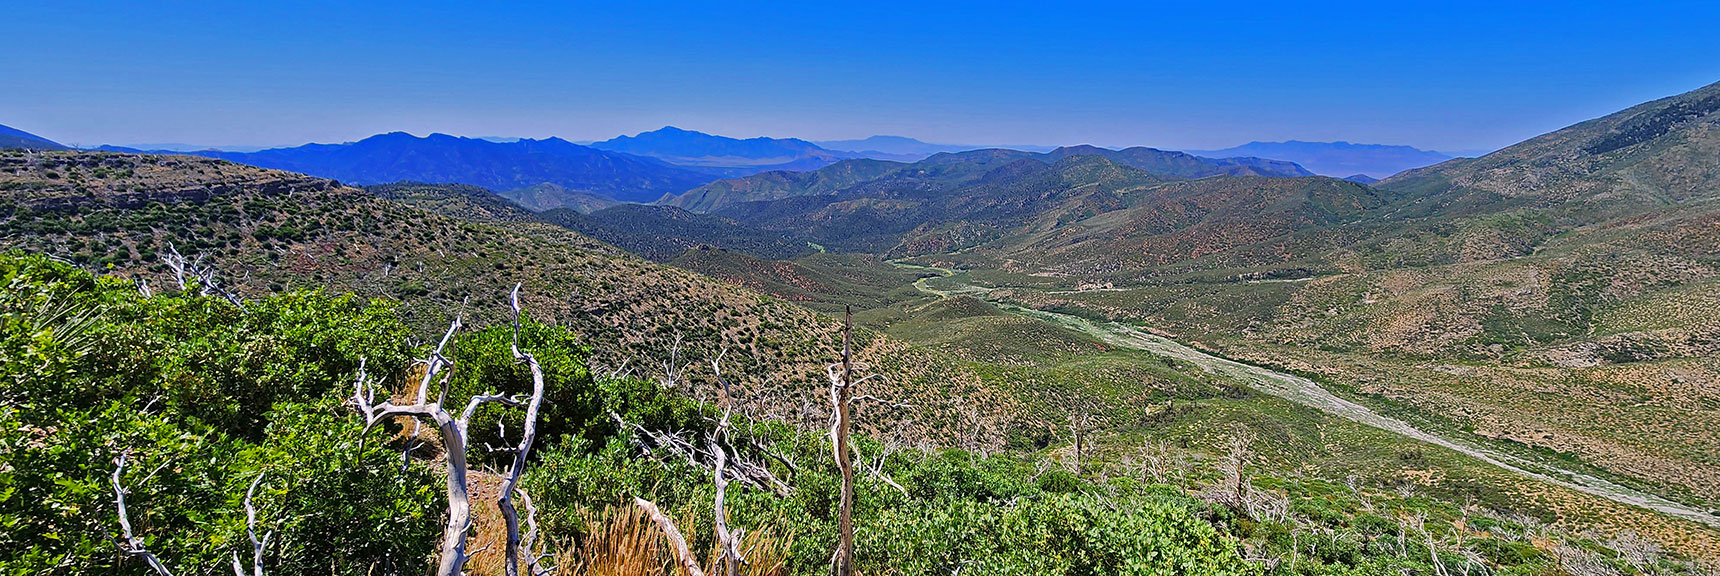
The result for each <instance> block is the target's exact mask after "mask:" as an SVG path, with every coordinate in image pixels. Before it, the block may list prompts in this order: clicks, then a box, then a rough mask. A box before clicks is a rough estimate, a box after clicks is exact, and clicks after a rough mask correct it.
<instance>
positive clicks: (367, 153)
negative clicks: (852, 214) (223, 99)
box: [183, 132, 715, 202]
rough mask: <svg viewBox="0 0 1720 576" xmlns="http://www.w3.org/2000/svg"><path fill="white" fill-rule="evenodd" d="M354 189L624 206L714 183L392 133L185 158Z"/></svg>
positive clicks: (689, 175)
mask: <svg viewBox="0 0 1720 576" xmlns="http://www.w3.org/2000/svg"><path fill="white" fill-rule="evenodd" d="M183 154H188V155H192V156H203V157H208V158H220V159H223V160H229V161H233V162H239V163H242V164H250V165H254V166H259V167H263V168H273V169H279V170H288V171H293V172H301V173H305V174H310V175H313V176H319V177H324V178H332V179H335V180H340V181H342V182H348V183H353V184H360V185H367V184H385V183H389V182H396V181H402V180H408V181H418V182H438V183H451V184H467V185H472V186H480V187H483V188H487V189H490V190H514V189H520V188H527V187H530V186H535V185H539V184H543V183H546V182H547V183H553V184H557V185H560V186H564V187H566V188H568V189H572V190H577V191H581V192H588V193H592V194H596V195H599V196H603V197H607V198H611V199H614V200H620V201H630V202H649V201H651V200H654V199H656V198H658V197H659V196H662V195H663V194H664V193H666V192H670V191H680V190H685V189H689V188H692V187H695V186H698V185H700V184H704V183H706V182H709V181H711V180H714V179H715V177H714V176H710V175H707V174H702V173H698V172H693V171H690V170H686V169H684V168H680V167H676V166H672V165H670V164H667V163H665V162H662V161H659V160H656V159H652V158H645V157H640V156H633V155H628V154H621V153H615V152H608V151H603V150H597V149H594V148H590V147H586V146H580V145H578V144H574V143H572V142H568V141H566V140H562V139H560V138H553V137H552V138H545V139H542V140H531V139H522V140H519V141H516V142H507V143H501V142H491V141H488V140H482V139H476V138H463V137H457V136H450V135H447V134H440V133H436V134H431V135H429V136H425V137H418V136H413V135H411V134H408V133H405V132H389V133H385V134H378V135H375V136H371V137H369V138H365V139H363V140H359V141H356V142H347V143H341V144H306V145H303V146H297V147H292V148H274V149H269V150H262V151H258V152H249V153H246V152H224V151H217V150H204V151H195V152H184V153H183Z"/></svg>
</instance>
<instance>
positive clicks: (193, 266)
mask: <svg viewBox="0 0 1720 576" xmlns="http://www.w3.org/2000/svg"><path fill="white" fill-rule="evenodd" d="M161 260H162V261H163V262H165V263H166V264H167V268H168V269H169V270H172V271H173V279H174V280H176V281H178V282H179V289H180V291H185V290H189V289H191V284H192V283H195V284H196V285H197V287H198V294H200V295H202V296H206V297H207V296H220V297H221V298H222V299H225V300H226V301H228V302H231V303H232V304H233V305H234V306H238V307H239V309H240V310H244V309H245V299H243V298H240V297H239V295H237V294H234V293H233V292H231V291H229V290H227V289H226V288H223V287H221V282H220V281H219V280H217V279H216V274H215V268H214V267H213V266H205V265H204V264H203V255H202V254H198V255H197V258H195V259H187V258H186V257H185V256H183V255H180V253H179V249H178V248H176V247H174V246H173V243H172V242H169V243H167V253H166V254H162V255H161Z"/></svg>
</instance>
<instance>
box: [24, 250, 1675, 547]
mask: <svg viewBox="0 0 1720 576" xmlns="http://www.w3.org/2000/svg"><path fill="white" fill-rule="evenodd" d="M0 282H3V283H4V286H5V288H4V291H3V292H0V326H3V330H0V378H4V380H3V382H4V387H3V388H0V421H3V422H0V424H3V426H0V572H3V573H7V574H74V573H96V572H110V573H127V574H140V573H146V572H147V571H148V570H149V568H148V567H147V566H146V565H145V563H144V561H143V560H141V559H139V558H135V557H131V556H128V555H124V554H117V553H116V551H115V548H114V546H115V542H116V540H119V539H120V537H121V526H120V522H119V518H120V515H119V511H118V510H117V508H116V506H115V504H116V499H115V497H114V496H115V493H114V490H115V489H116V488H117V489H119V490H122V491H123V492H122V493H123V495H124V500H125V502H126V505H127V510H126V513H127V517H128V518H129V521H130V527H131V528H132V529H133V535H135V537H136V538H137V539H136V540H130V539H129V538H127V539H126V542H127V545H128V547H132V546H131V545H132V544H135V548H146V549H147V550H149V551H150V552H151V553H153V554H154V555H155V556H156V557H158V558H160V560H161V562H162V563H163V564H166V565H167V566H169V567H171V568H173V570H174V571H175V573H176V574H210V573H214V572H217V571H220V572H225V569H226V568H227V567H228V564H229V561H230V559H232V558H233V556H234V555H235V554H238V555H240V556H244V557H246V558H249V557H250V553H251V551H252V550H253V548H252V540H251V534H250V533H248V532H247V530H248V529H254V530H255V532H256V533H263V534H270V535H271V537H269V538H265V539H264V540H263V542H265V543H266V545H264V546H262V547H261V559H262V561H261V563H260V567H261V568H262V569H264V570H265V571H266V572H268V573H272V574H313V573H315V574H323V573H331V574H388V573H399V574H417V573H425V572H426V571H428V569H429V567H430V566H431V565H432V564H433V563H434V562H436V561H437V558H435V554H434V552H435V550H436V549H437V542H438V540H439V539H440V538H441V535H439V534H438V532H439V531H440V530H439V525H440V524H442V523H443V522H445V521H446V516H445V514H446V511H447V510H448V504H449V502H448V501H447V500H445V499H444V497H443V496H442V493H441V491H440V490H438V489H437V487H438V485H439V484H441V483H442V481H443V480H442V478H441V475H442V472H440V470H442V469H443V467H444V462H445V461H446V459H447V458H448V457H449V455H448V454H447V453H446V451H447V450H449V449H451V448H450V447H451V446H454V444H452V443H448V442H446V441H445V439H444V438H441V437H439V436H438V435H437V434H436V433H434V432H432V431H428V430H416V429H414V428H413V427H412V425H411V424H409V423H407V422H404V421H394V420H391V419H382V420H381V421H380V422H378V423H377V426H378V427H379V428H383V429H385V430H387V432H388V433H373V434H370V435H368V436H367V435H366V434H364V428H365V418H363V417H361V416H360V415H359V414H357V413H355V411H354V409H353V407H352V406H350V405H348V404H346V403H345V401H346V400H347V399H349V397H350V395H351V394H352V393H353V387H354V383H355V381H356V379H357V378H358V377H359V376H358V373H359V370H360V366H361V365H362V366H363V370H364V372H365V373H366V374H368V375H369V377H370V380H371V381H373V382H381V383H386V385H384V386H383V388H385V389H392V390H396V391H405V390H408V389H410V388H412V387H414V386H415V383H416V382H419V381H421V379H422V378H423V377H424V375H425V371H426V368H425V367H423V366H417V365H415V364H414V363H413V361H412V359H413V358H415V357H423V356H430V357H434V355H431V351H432V350H434V349H435V348H433V347H439V346H441V344H439V343H436V342H418V343H414V342H413V337H412V330H410V329H409V328H407V327H406V326H405V324H404V323H403V322H402V321H401V320H400V318H399V317H398V314H397V312H396V311H395V309H394V308H393V307H392V305H390V304H387V303H382V302H365V301H361V300H359V299H356V298H353V297H351V296H336V295H328V294H324V293H320V292H304V291H295V292H289V293H284V294H275V295H270V296H266V297H261V298H256V299H251V300H246V301H243V303H242V305H238V304H235V303H234V302H232V301H229V300H227V299H225V298H221V297H215V296H201V295H199V294H197V292H198V291H197V290H191V291H184V292H181V291H177V290H173V289H171V288H170V287H158V288H157V289H156V291H155V294H154V295H145V294H144V293H142V292H141V291H140V290H138V288H137V286H136V285H135V284H133V283H129V282H124V281H120V280H117V279H114V278H107V277H96V276H93V275H91V274H89V273H87V272H84V271H81V270H79V269H77V268H75V267H73V266H71V265H68V264H64V263H60V262H55V261H52V260H49V259H47V258H45V257H41V256H22V255H9V256H4V257H0ZM528 316H529V312H528ZM519 326H520V328H519V333H518V334H519V336H518V338H519V339H518V341H517V342H518V344H517V348H516V345H515V344H514V342H515V340H514V332H513V327H511V326H509V325H507V324H498V325H492V326H480V327H476V328H472V329H469V330H460V331H457V332H455V333H454V336H453V337H452V338H451V339H450V341H449V342H448V343H447V344H446V348H444V349H443V350H444V354H445V355H446V357H447V359H448V360H449V361H450V362H451V366H452V367H453V368H452V372H451V373H450V377H449V380H448V385H447V388H446V394H447V397H446V401H447V402H448V403H449V405H458V406H463V405H466V401H465V400H466V397H469V396H472V395H474V394H478V393H480V392H486V393H487V392H494V393H499V394H518V393H525V392H529V391H530V388H532V387H533V386H534V385H536V384H535V383H536V382H538V380H535V379H534V378H533V376H532V370H531V367H530V366H529V363H522V362H516V361H515V359H516V358H517V357H516V356H514V355H513V354H512V352H513V350H515V349H518V350H522V351H524V352H525V353H528V354H531V355H532V356H533V357H534V358H535V359H537V360H538V364H539V368H540V370H541V372H542V379H541V382H542V384H541V386H542V388H543V392H542V395H541V396H542V398H543V401H544V409H543V411H542V414H543V417H542V418H541V419H539V428H538V432H539V433H540V436H539V438H538V440H537V449H536V450H534V451H532V452H531V454H534V455H535V456H534V457H533V458H532V462H531V463H530V469H529V471H528V472H527V473H526V474H525V476H524V480H523V490H522V491H521V492H520V495H521V496H522V499H521V500H522V502H521V503H522V504H523V506H522V509H523V510H525V511H526V514H529V517H528V518H527V519H526V520H527V521H528V522H529V525H531V526H533V527H534V528H540V529H541V532H538V531H537V530H534V532H538V535H537V537H536V538H534V539H531V540H528V541H527V542H525V543H524V544H525V546H527V548H528V549H530V550H533V551H534V552H542V553H544V554H546V556H545V558H544V560H543V562H542V564H541V567H542V569H543V570H548V571H554V572H555V573H560V574H591V575H595V574H618V573H626V574H678V573H681V572H679V571H680V570H683V569H684V568H682V567H681V566H683V565H682V564H681V563H679V562H678V554H677V553H675V552H672V551H670V550H669V548H671V547H672V546H671V544H670V542H671V541H670V540H667V539H665V536H664V534H665V532H664V530H662V529H661V528H660V525H659V524H658V523H656V522H649V521H647V520H646V519H645V518H644V517H643V516H641V510H642V507H641V506H638V505H636V502H637V501H636V500H635V499H639V498H645V499H649V500H650V501H652V502H654V505H653V509H658V510H661V511H664V512H663V513H664V515H665V517H672V518H673V519H674V520H673V524H674V525H675V526H676V527H677V528H678V532H679V533H680V534H681V535H682V536H683V538H684V541H685V543H686V544H687V546H688V549H689V550H691V551H694V555H696V556H697V559H696V560H695V564H696V565H698V566H700V567H701V569H702V571H704V572H705V573H708V574H725V573H728V572H726V571H724V570H723V569H722V568H721V567H722V566H723V562H721V561H720V554H719V553H718V552H716V550H718V545H719V538H718V536H717V534H718V533H719V531H718V530H717V517H716V516H714V515H713V512H712V504H713V502H715V501H719V500H718V499H717V498H716V495H717V492H718V491H719V490H722V489H723V488H722V487H720V486H719V485H718V483H716V482H714V481H713V475H712V471H713V469H714V468H715V467H716V466H717V465H716V464H715V462H713V461H712V460H713V458H714V457H715V455H716V454H719V453H721V454H724V455H725V457H726V458H728V460H727V463H728V465H729V466H730V467H729V468H727V469H728V470H731V471H737V472H732V473H731V474H732V475H725V476H724V477H725V478H729V479H730V480H732V482H731V483H730V485H729V486H727V493H726V499H723V500H720V501H722V502H724V503H725V504H726V506H725V508H726V513H725V514H724V515H723V520H724V521H725V524H726V525H727V526H728V527H729V528H730V529H731V530H736V531H738V533H739V536H738V538H737V541H738V543H739V548H740V550H742V551H743V552H742V555H743V556H744V558H745V561H744V562H742V563H741V564H740V570H739V573H744V574H822V573H826V571H827V570H828V566H829V562H830V558H831V551H832V550H834V549H835V546H836V541H837V526H836V518H837V515H838V514H837V512H838V507H839V502H838V498H837V494H838V492H839V490H838V487H839V486H840V483H841V480H840V476H841V474H840V470H838V469H837V467H836V465H835V464H834V463H833V462H832V458H831V444H830V443H829V442H828V441H827V439H826V437H825V436H824V435H822V434H818V433H814V432H810V431H808V430H806V429H804V428H800V427H797V426H795V425H792V424H789V423H784V422H779V421H774V420H771V419H765V418H756V417H754V416H752V415H749V414H747V413H746V412H745V411H744V410H742V411H739V412H732V408H724V409H719V408H718V406H717V404H716V403H715V401H713V402H709V403H708V402H701V401H699V400H696V399H694V398H691V397H690V396H689V394H688V389H687V384H686V383H685V382H684V381H683V382H680V383H678V384H675V385H666V382H667V383H672V384H673V383H674V381H673V380H654V381H648V380H641V379H637V378H620V377H610V376H608V375H601V376H594V375H593V374H592V373H591V372H590V371H589V370H588V369H587V368H586V366H587V365H588V364H589V358H588V357H587V356H588V355H589V354H590V351H589V349H588V348H587V347H586V345H585V344H584V343H583V342H582V341H581V339H580V337H579V336H577V335H575V334H572V333H570V332H568V331H567V330H566V329H563V328H557V327H552V326H548V325H543V324H539V323H535V322H532V321H531V320H530V319H529V317H527V318H524V319H522V320H521V322H520V325H519ZM400 396H402V397H401V398H398V399H396V400H394V401H393V402H396V403H409V402H410V401H411V400H412V398H411V397H410V394H409V393H406V394H400ZM721 401H722V403H723V404H725V405H729V406H734V405H737V404H735V403H732V402H729V401H728V399H726V398H725V399H721ZM869 413H870V412H869V411H867V410H857V411H856V416H855V417H856V418H859V419H864V418H867V417H868V415H869ZM731 416H732V419H731ZM522 417H523V414H522V413H521V412H520V411H517V410H513V411H498V412H496V413H493V414H477V415H475V416H474V417H473V418H474V419H473V420H472V421H471V425H470V426H468V428H467V429H469V430H473V431H475V432H476V431H480V430H488V429H490V428H492V427H493V425H494V423H495V422H498V421H499V422H502V423H503V424H504V425H505V427H506V428H507V429H509V430H517V429H518V425H519V424H521V423H522V421H521V420H520V418H522ZM675 439H679V441H680V442H682V444H676V440H675ZM701 439H706V440H709V441H710V444H709V446H710V448H708V449H700V448H697V447H696V446H697V445H698V443H699V442H700V441H701ZM512 441H513V440H511V439H504V438H500V437H497V438H494V439H492V440H490V441H489V442H490V443H491V444H492V445H499V444H505V443H508V442H512ZM485 443H486V440H485V439H483V438H482V437H481V436H479V437H477V438H474V439H472V442H470V443H469V444H466V445H467V446H468V450H469V452H470V453H469V454H468V456H470V457H471V459H472V462H473V466H472V468H471V470H472V472H473V473H472V475H471V476H470V480H471V486H472V490H471V493H472V494H473V496H474V505H475V508H476V511H475V516H476V518H477V520H476V521H475V522H474V523H473V525H472V527H471V528H470V529H469V530H463V531H461V537H463V538H467V539H468V541H469V542H470V543H471V544H472V545H473V548H471V549H470V550H471V551H472V552H473V559H472V562H471V563H469V564H468V565H467V567H468V568H470V569H471V570H472V571H473V572H474V573H481V574H494V573H500V570H501V566H502V565H503V564H502V563H501V562H499V561H498V557H497V555H496V550H499V549H501V548H502V547H503V546H505V538H502V537H499V536H498V533H499V531H500V528H499V526H500V525H501V524H502V522H499V521H498V520H497V518H498V516H497V512H496V508H495V506H496V504H495V502H496V500H497V499H498V497H499V496H500V494H498V492H499V491H500V490H501V488H500V486H503V485H504V484H503V478H504V476H505V473H503V472H498V470H502V469H504V466H503V464H502V463H503V462H506V461H508V460H512V456H511V455H509V454H498V453H494V452H491V451H489V450H485V449H482V448H479V447H480V446H483V445H484V444H485ZM676 445H681V446H694V448H692V449H685V448H683V449H680V450H676V449H673V448H672V447H673V446H676ZM719 447H720V448H719ZM852 452H853V461H854V462H855V464H854V472H855V475H856V482H855V488H854V490H855V496H854V502H855V508H854V523H855V526H856V539H855V548H854V558H855V563H856V565H857V568H858V571H859V572H861V573H875V574H889V573H894V574H946V573H951V572H955V571H959V572H961V573H975V574H1267V573H1273V574H1400V573H1411V574H1443V575H1451V574H1458V573H1462V574H1475V575H1479V574H1496V573H1508V574H1548V573H1557V572H1558V571H1561V570H1562V571H1566V572H1569V573H1572V574H1577V575H1581V576H1586V575H1588V574H1620V575H1625V574H1630V575H1635V574H1670V573H1680V572H1689V573H1697V571H1698V570H1700V569H1701V568H1700V567H1697V566H1695V565H1693V564H1688V563H1684V562H1682V561H1681V560H1679V559H1677V558H1675V557H1672V556H1671V555H1670V554H1667V553H1664V552H1662V551H1660V549H1659V548H1658V547H1657V546H1656V545H1655V544H1653V543H1652V542H1648V541H1645V540H1642V539H1639V538H1635V537H1634V535H1626V534H1617V535H1605V536H1578V535H1569V534H1563V533H1559V532H1557V531H1556V530H1554V529H1552V528H1549V527H1547V526H1545V525H1543V524H1540V523H1539V522H1538V521H1536V520H1534V519H1530V518H1519V517H1513V516H1510V515H1508V514H1504V513H1497V512H1493V511H1489V510H1486V509H1483V508H1478V507H1473V506H1460V505H1453V504H1449V503H1445V502H1439V501H1432V500H1428V499H1426V498H1423V497H1415V496H1413V495H1401V494H1393V493H1391V492H1389V491H1386V490H1383V489H1380V488H1372V487H1367V486H1358V485H1355V484H1348V485H1346V484H1338V483H1332V482H1325V481H1318V480H1311V479H1280V478H1271V477H1262V476H1258V475H1257V474H1256V473H1255V471H1254V469H1253V468H1252V467H1251V464H1250V463H1249V460H1248V456H1247V452H1246V451H1239V452H1238V453H1237V454H1233V455H1232V457H1231V458H1230V459H1228V460H1227V461H1226V462H1229V464H1226V466H1228V468H1224V469H1223V470H1221V471H1220V472H1222V473H1221V474H1219V476H1220V480H1218V481H1215V482H1208V481H1205V480H1198V479H1196V480H1190V481H1189V482H1186V483H1185V482H1181V481H1179V480H1176V479H1171V478H1165V477H1157V476H1154V475H1152V474H1145V473H1142V474H1134V473H1122V472H1120V470H1123V469H1122V468H1117V467H1112V466H1097V467H1093V468H1090V469H1067V468H1064V467H1062V466H1059V465H1058V464H1057V463H1056V462H1054V461H1050V460H1046V459H1042V458H1037V457H1034V456H1031V455H1027V454H1018V453H995V454H989V455H982V454H979V453H975V452H969V451H964V450H956V449H923V448H919V447H914V446H907V445H903V444H902V443H900V442H897V441H894V440H882V439H878V438H872V437H867V436H864V435H856V436H855V437H854V443H853V445H852ZM121 461H123V462H124V463H125V465H124V466H123V467H121V466H119V463H120V462H121ZM1197 476H1199V475H1194V476H1190V478H1194V477H1197ZM765 478H775V479H777V480H779V481H780V482H781V485H780V486H779V485H776V484H773V483H771V482H770V481H768V480H765ZM253 487H254V488H253ZM526 494H529V495H530V496H529V498H530V501H529V503H528V502H526V501H525V495H526ZM1214 494H1221V495H1225V496H1222V497H1220V496H1214ZM247 508H253V509H254V511H255V513H256V516H257V518H256V521H255V524H254V525H253V524H251V523H250V522H248V521H247V519H246V512H247Z"/></svg>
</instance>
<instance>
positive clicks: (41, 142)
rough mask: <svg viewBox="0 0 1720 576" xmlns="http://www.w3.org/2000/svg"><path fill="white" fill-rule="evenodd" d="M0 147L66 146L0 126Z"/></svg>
mask: <svg viewBox="0 0 1720 576" xmlns="http://www.w3.org/2000/svg"><path fill="white" fill-rule="evenodd" d="M0 148H24V149H28V150H65V149H66V147H65V146H62V145H60V144H59V143H57V142H54V141H52V140H49V139H47V138H43V137H41V136H37V135H35V134H31V133H29V132H25V131H23V130H19V129H17V128H12V127H9V126H0Z"/></svg>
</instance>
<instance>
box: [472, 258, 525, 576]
mask: <svg viewBox="0 0 1720 576" xmlns="http://www.w3.org/2000/svg"><path fill="white" fill-rule="evenodd" d="M508 305H509V307H510V308H511V309H512V310H513V325H514V339H513V343H512V344H511V345H509V350H510V351H512V352H513V355H514V361H516V362H522V363H524V364H525V365H526V366H527V367H528V368H530V369H531V373H532V395H531V399H530V400H528V401H527V403H526V407H525V408H526V419H525V424H524V430H523V431H522V432H521V434H520V443H519V444H517V445H515V446H514V447H513V448H511V449H508V450H503V452H511V453H512V454H513V455H514V464H513V466H510V467H508V475H507V478H506V479H505V480H503V481H502V487H501V495H500V496H499V497H498V498H497V499H496V507H497V508H500V509H501V511H502V518H503V519H504V520H506V521H507V526H508V544H507V551H506V554H507V555H506V562H507V563H506V568H505V570H506V573H507V576H519V572H520V557H521V556H522V553H521V552H520V515H519V511H518V510H515V509H514V492H515V491H516V490H518V489H519V483H520V475H521V474H523V473H525V469H526V460H527V459H528V458H530V457H531V452H532V443H533V442H535V441H536V440H537V419H538V408H539V407H540V406H541V405H542V404H543V394H544V385H543V367H541V366H539V365H538V361H537V357H535V356H532V355H531V354H529V353H526V352H522V351H520V285H519V284H514V290H513V292H511V293H509V294H508ZM469 411H470V410H468V412H469Z"/></svg>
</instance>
